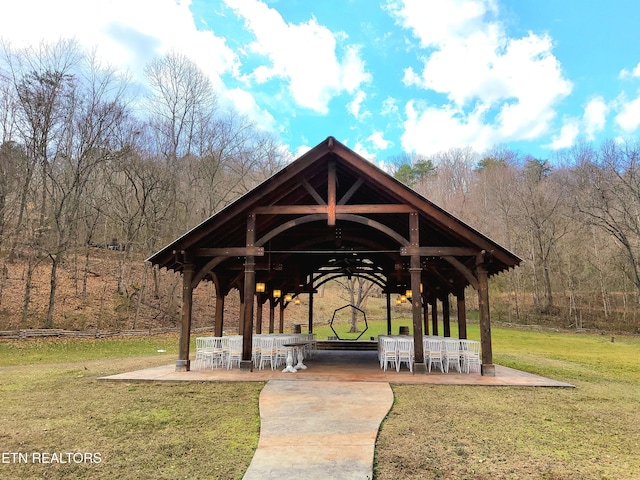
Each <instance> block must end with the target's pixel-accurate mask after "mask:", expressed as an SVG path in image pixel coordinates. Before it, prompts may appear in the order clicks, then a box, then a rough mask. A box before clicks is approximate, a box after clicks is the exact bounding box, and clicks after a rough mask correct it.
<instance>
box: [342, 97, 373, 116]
mask: <svg viewBox="0 0 640 480" xmlns="http://www.w3.org/2000/svg"><path fill="white" fill-rule="evenodd" d="M366 98H367V94H366V93H365V92H364V91H363V90H358V92H357V93H356V95H355V97H354V98H353V101H351V102H349V103H348V104H347V111H348V112H349V113H350V114H351V115H353V116H354V117H355V118H356V119H357V120H363V119H365V118H366V117H368V116H370V115H371V112H369V111H367V110H364V111H363V110H362V104H363V102H364V101H365V100H366Z"/></svg>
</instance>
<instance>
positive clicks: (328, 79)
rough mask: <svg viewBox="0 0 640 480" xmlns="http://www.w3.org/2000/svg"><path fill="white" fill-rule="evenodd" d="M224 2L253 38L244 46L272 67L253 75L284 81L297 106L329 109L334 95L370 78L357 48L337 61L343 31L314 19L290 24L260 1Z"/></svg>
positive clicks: (347, 49)
mask: <svg viewBox="0 0 640 480" xmlns="http://www.w3.org/2000/svg"><path fill="white" fill-rule="evenodd" d="M225 2H226V4H227V5H228V6H229V7H230V8H232V9H233V10H234V11H235V12H236V14H238V15H239V16H241V17H242V18H244V20H245V24H246V26H247V28H248V29H249V30H251V31H252V32H253V34H254V35H255V36H256V40H255V41H254V42H253V43H252V44H251V45H249V47H248V50H249V51H250V52H252V53H254V54H257V55H261V56H265V57H267V58H268V59H269V61H270V65H261V66H259V67H258V68H256V69H255V70H254V71H253V75H252V76H253V78H254V79H255V80H256V82H258V83H263V82H266V81H269V80H272V79H282V80H284V81H286V82H287V83H288V87H289V89H290V91H291V95H292V96H293V99H294V100H295V101H296V103H297V104H298V105H300V106H302V107H305V108H309V109H311V110H314V111H316V112H320V113H327V112H328V103H329V101H330V100H331V99H332V98H333V97H335V96H337V95H340V94H342V93H344V92H347V93H353V92H354V91H355V90H356V89H357V88H358V87H359V86H360V85H362V84H363V83H364V82H368V81H369V80H370V75H369V74H368V73H367V72H366V71H365V65H364V61H363V60H362V59H361V58H360V55H359V52H358V50H357V48H356V47H354V46H349V47H347V48H346V51H345V54H344V56H343V57H342V59H339V58H338V57H337V54H336V50H337V37H338V39H341V35H336V34H334V33H332V32H331V31H330V30H329V29H328V28H326V27H324V26H322V25H320V24H318V22H317V21H316V20H315V19H314V18H311V19H310V20H309V21H307V22H306V23H300V24H291V23H286V22H285V21H284V19H283V18H282V16H281V15H280V13H278V12H277V11H276V10H275V9H273V8H269V7H268V6H267V5H266V4H265V3H263V2H262V1H259V0H225ZM320 72H321V74H319V73H320Z"/></svg>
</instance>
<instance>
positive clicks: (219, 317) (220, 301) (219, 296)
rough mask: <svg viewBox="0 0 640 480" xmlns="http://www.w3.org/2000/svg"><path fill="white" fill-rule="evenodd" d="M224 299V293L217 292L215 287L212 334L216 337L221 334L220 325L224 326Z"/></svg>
mask: <svg viewBox="0 0 640 480" xmlns="http://www.w3.org/2000/svg"><path fill="white" fill-rule="evenodd" d="M224 299H225V296H224V294H223V293H222V292H218V290H217V289H216V319H215V324H214V326H213V328H214V332H213V334H214V335H215V336H216V337H221V336H222V327H223V326H224Z"/></svg>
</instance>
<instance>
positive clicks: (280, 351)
mask: <svg viewBox="0 0 640 480" xmlns="http://www.w3.org/2000/svg"><path fill="white" fill-rule="evenodd" d="M285 343H292V340H291V337H289V336H276V337H274V348H275V355H276V366H279V365H284V364H285V363H287V355H288V354H289V348H288V347H285V346H284V344H285Z"/></svg>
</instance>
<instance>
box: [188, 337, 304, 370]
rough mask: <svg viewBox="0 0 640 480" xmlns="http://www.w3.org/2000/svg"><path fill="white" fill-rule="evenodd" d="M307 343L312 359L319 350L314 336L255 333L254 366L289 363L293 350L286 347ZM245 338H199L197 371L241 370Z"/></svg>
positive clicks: (275, 365)
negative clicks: (211, 369)
mask: <svg viewBox="0 0 640 480" xmlns="http://www.w3.org/2000/svg"><path fill="white" fill-rule="evenodd" d="M290 343H305V344H306V345H305V348H304V354H305V356H306V357H309V356H312V355H313V353H314V352H315V351H316V337H315V335H314V334H306V333H302V334H292V335H288V334H275V335H274V334H254V335H253V340H252V346H251V359H252V361H253V365H254V366H255V367H257V368H259V369H263V368H264V367H265V366H266V364H269V365H270V366H271V368H272V369H275V368H276V367H278V366H280V365H282V364H285V363H286V360H287V355H288V353H289V349H288V348H287V347H285V346H284V345H285V344H290ZM242 344H243V337H242V336H241V335H230V336H224V337H197V338H196V358H195V368H196V369H203V368H227V369H230V368H233V367H234V366H237V367H239V366H240V361H241V360H242Z"/></svg>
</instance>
